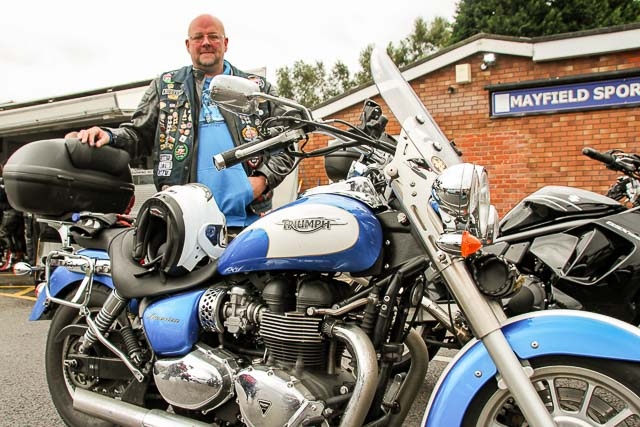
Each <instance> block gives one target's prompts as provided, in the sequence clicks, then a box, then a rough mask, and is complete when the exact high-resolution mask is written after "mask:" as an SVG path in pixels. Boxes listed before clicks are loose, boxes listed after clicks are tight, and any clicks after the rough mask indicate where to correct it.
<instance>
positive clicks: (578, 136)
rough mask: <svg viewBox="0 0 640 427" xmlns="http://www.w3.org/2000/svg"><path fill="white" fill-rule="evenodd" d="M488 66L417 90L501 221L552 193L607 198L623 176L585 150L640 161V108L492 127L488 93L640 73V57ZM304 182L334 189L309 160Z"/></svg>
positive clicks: (349, 113) (450, 70)
mask: <svg viewBox="0 0 640 427" xmlns="http://www.w3.org/2000/svg"><path fill="white" fill-rule="evenodd" d="M481 60H482V59H481V56H480V55H474V56H471V57H468V58H465V59H464V60H463V61H460V63H470V64H471V70H472V71H471V73H472V83H469V84H464V85H462V84H456V82H455V65H456V64H451V65H448V66H446V67H445V68H442V69H439V70H436V71H434V72H432V73H430V74H428V75H425V76H423V77H421V78H419V79H416V80H414V81H412V82H410V83H411V85H412V87H413V89H414V90H415V91H416V93H417V94H418V96H419V97H420V98H421V99H422V100H423V102H424V104H425V105H426V106H427V108H428V109H429V111H430V113H431V114H432V116H433V117H434V119H435V120H436V122H437V123H438V124H439V125H440V127H441V129H442V131H443V132H444V134H445V135H446V136H447V137H448V138H449V139H453V140H455V142H456V145H457V146H458V147H459V148H460V149H461V150H462V152H463V154H464V155H463V159H464V160H465V161H467V162H477V163H479V164H482V165H484V166H485V167H486V168H487V170H488V171H489V176H490V182H491V198H492V201H493V204H495V205H496V207H497V209H498V212H499V213H500V215H504V214H505V213H506V212H507V211H508V210H509V209H510V208H511V207H513V206H514V205H515V204H516V203H517V202H518V201H519V200H520V199H522V198H523V197H524V196H526V195H527V194H529V193H531V192H533V191H535V190H536V189H538V188H540V187H542V186H545V185H568V186H575V187H580V188H584V189H587V190H592V191H596V192H599V193H604V192H606V190H607V188H608V186H609V185H610V184H611V183H612V182H613V181H614V180H615V178H616V174H615V173H614V172H612V171H609V170H607V169H605V168H604V167H603V166H601V165H600V164H599V163H598V162H596V161H594V160H590V159H588V158H587V157H585V156H583V155H582V154H581V150H582V148H583V147H593V148H596V149H598V150H601V151H604V150H609V149H613V148H617V149H621V150H625V151H630V152H639V153H640V143H639V141H640V137H639V135H640V107H638V106H636V107H629V108H616V109H602V110H591V111H582V112H566V113H555V114H542V115H531V116H524V117H510V118H497V119H491V118H489V92H488V90H487V89H486V86H488V85H495V84H500V83H518V82H527V81H531V80H541V79H548V78H557V77H570V76H577V75H584V74H592V73H602V72H611V71H617V70H628V69H640V50H636V51H629V52H624V53H616V54H608V55H599V56H593V57H585V58H576V59H567V60H563V61H554V62H541V63H535V62H533V61H532V60H531V58H527V57H518V56H506V55H498V56H497V61H496V64H495V65H494V66H493V67H491V68H489V69H487V70H486V71H481V70H480V63H481ZM449 86H453V87H455V92H454V93H451V94H450V93H448V91H447V88H448V87H449ZM374 101H376V102H378V103H379V104H381V105H382V106H383V112H384V114H385V115H386V116H387V117H388V118H389V124H388V126H387V132H388V133H390V134H398V133H399V132H400V129H399V126H398V123H397V122H395V120H393V117H392V116H391V114H390V112H389V110H388V109H387V108H386V105H385V104H384V101H382V100H381V98H380V97H376V98H374ZM361 108H362V105H361V104H358V105H355V106H352V107H350V108H348V109H345V110H342V111H340V112H338V113H337V114H335V115H334V116H332V117H331V118H340V119H343V120H347V121H349V122H352V123H357V122H358V117H359V114H360V110H361ZM327 118H328V117H327ZM327 140H328V138H327V137H324V136H317V135H314V137H313V138H312V139H311V140H310V141H309V144H308V146H307V147H308V149H310V148H317V147H321V146H326V144H327ZM299 178H300V179H301V180H302V188H303V189H307V188H309V187H314V186H316V185H318V184H325V183H327V182H328V179H327V177H326V175H325V173H324V161H323V159H322V158H318V159H306V160H304V161H303V162H302V164H301V168H300V173H299Z"/></svg>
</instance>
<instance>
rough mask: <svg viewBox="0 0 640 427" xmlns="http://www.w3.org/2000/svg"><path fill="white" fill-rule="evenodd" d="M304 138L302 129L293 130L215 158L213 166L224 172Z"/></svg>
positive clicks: (217, 155)
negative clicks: (263, 152) (256, 156)
mask: <svg viewBox="0 0 640 427" xmlns="http://www.w3.org/2000/svg"><path fill="white" fill-rule="evenodd" d="M304 136H305V132H304V131H303V130H302V129H293V130H288V131H285V132H282V133H281V134H279V135H276V136H274V137H273V138H269V139H266V140H264V141H256V142H250V143H247V144H242V145H240V146H238V147H235V148H232V149H231V150H227V151H223V152H222V153H219V154H216V155H215V156H213V164H214V166H215V167H216V169H218V170H222V169H225V168H228V167H231V166H233V165H236V164H238V163H240V162H242V161H244V160H247V159H250V158H251V157H254V156H255V155H256V154H257V153H260V152H262V151H274V150H277V149H280V148H283V147H284V146H285V145H286V144H288V143H291V142H294V141H298V140H300V139H302V138H304Z"/></svg>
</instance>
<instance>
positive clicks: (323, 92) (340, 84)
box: [276, 18, 451, 107]
mask: <svg viewBox="0 0 640 427" xmlns="http://www.w3.org/2000/svg"><path fill="white" fill-rule="evenodd" d="M450 36H451V24H450V23H449V22H447V20H446V19H444V18H435V19H434V20H433V21H432V22H431V23H430V24H427V23H426V22H425V21H424V20H423V19H422V18H418V19H416V20H415V22H414V26H413V32H412V33H411V34H410V35H409V36H407V37H406V38H405V39H403V40H401V41H400V42H399V43H398V44H397V45H395V44H393V43H389V45H388V46H387V52H388V53H389V55H390V56H391V58H392V59H393V61H394V62H395V63H396V64H397V65H398V66H399V67H402V66H405V65H408V64H410V63H413V62H415V61H418V60H420V59H422V58H424V57H426V56H427V55H429V54H431V53H433V52H434V51H436V50H438V49H439V48H441V47H443V46H445V45H446V44H447V43H448V41H449V38H450ZM372 51H373V45H372V44H371V45H368V46H366V47H365V48H364V49H363V50H362V51H361V52H360V56H359V60H358V62H359V64H360V67H361V68H360V70H359V71H357V72H356V73H355V74H353V76H352V75H351V72H350V71H349V68H348V67H347V66H346V65H345V64H344V63H343V62H340V61H338V62H336V63H335V64H334V65H333V67H332V68H331V72H330V73H329V74H328V75H327V73H326V71H325V68H324V65H323V64H322V62H316V63H315V64H307V63H305V62H304V61H296V62H295V63H294V64H293V67H283V68H278V69H277V70H276V77H277V79H278V80H277V84H278V90H279V92H280V95H282V96H285V97H287V98H291V99H294V100H296V101H297V102H299V103H301V104H303V105H306V106H309V107H313V106H315V105H318V104H320V103H321V102H324V101H325V100H327V99H329V98H333V97H335V96H338V95H340V94H342V93H344V92H346V91H348V90H349V89H351V88H353V87H356V86H359V85H361V84H364V83H368V82H369V81H371V72H370V68H371V67H370V64H371V52H372Z"/></svg>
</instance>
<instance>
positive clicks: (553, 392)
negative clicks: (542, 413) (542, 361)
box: [541, 377, 562, 414]
mask: <svg viewBox="0 0 640 427" xmlns="http://www.w3.org/2000/svg"><path fill="white" fill-rule="evenodd" d="M541 383H542V386H543V387H544V382H541ZM546 383H547V387H549V397H550V398H551V405H552V407H551V413H552V414H558V413H560V412H562V407H561V406H560V400H558V399H559V397H558V390H557V389H556V383H555V382H554V378H553V377H551V378H548V379H547V381H546Z"/></svg>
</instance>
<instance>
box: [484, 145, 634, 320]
mask: <svg viewBox="0 0 640 427" xmlns="http://www.w3.org/2000/svg"><path fill="white" fill-rule="evenodd" d="M583 154H584V155H586V156H588V157H590V158H592V159H595V160H598V161H600V162H602V163H603V164H604V165H605V166H606V167H607V168H608V169H611V170H615V171H617V172H621V173H622V176H620V177H619V178H618V179H617V180H616V182H615V183H614V184H613V185H611V187H610V188H609V190H608V191H607V194H606V195H605V196H603V195H600V194H597V193H594V192H591V191H587V190H583V189H579V188H571V187H560V186H548V187H543V188H541V189H540V190H538V191H536V192H534V193H533V194H531V195H529V196H527V197H525V198H524V199H523V200H522V201H521V202H520V203H518V204H517V205H516V206H515V207H514V208H513V209H512V210H511V211H509V212H508V213H507V214H506V215H505V216H504V218H503V219H502V220H501V222H500V226H499V237H498V238H496V239H495V242H494V244H493V245H492V246H491V247H487V248H484V250H488V251H491V252H493V253H495V254H498V255H501V256H504V257H506V258H507V259H509V260H510V261H511V262H513V263H514V264H515V265H516V266H517V268H518V270H519V271H520V272H521V273H523V274H524V275H526V276H527V284H526V288H527V289H528V292H527V293H528V295H527V296H526V297H524V296H523V297H521V298H514V299H513V300H512V301H510V303H509V305H508V309H511V310H512V311H514V312H516V313H518V312H522V311H523V310H524V311H528V310H532V309H548V308H558V307H559V308H572V309H580V310H587V311H592V312H596V313H602V314H605V315H607V316H611V317H615V318H617V319H620V320H623V321H625V322H628V323H631V324H633V325H639V324H640V277H638V276H637V273H635V272H636V271H637V270H638V267H640V258H638V256H637V255H636V253H637V249H638V242H639V239H640V237H638V236H640V234H639V233H640V227H639V226H638V225H637V223H638V221H637V220H638V219H639V217H638V215H639V213H638V196H639V195H640V193H639V192H638V190H639V189H640V171H639V168H640V157H638V156H637V155H635V154H629V153H625V152H622V151H620V150H611V151H608V152H599V151H597V150H594V149H592V148H585V149H584V150H583Z"/></svg>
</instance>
